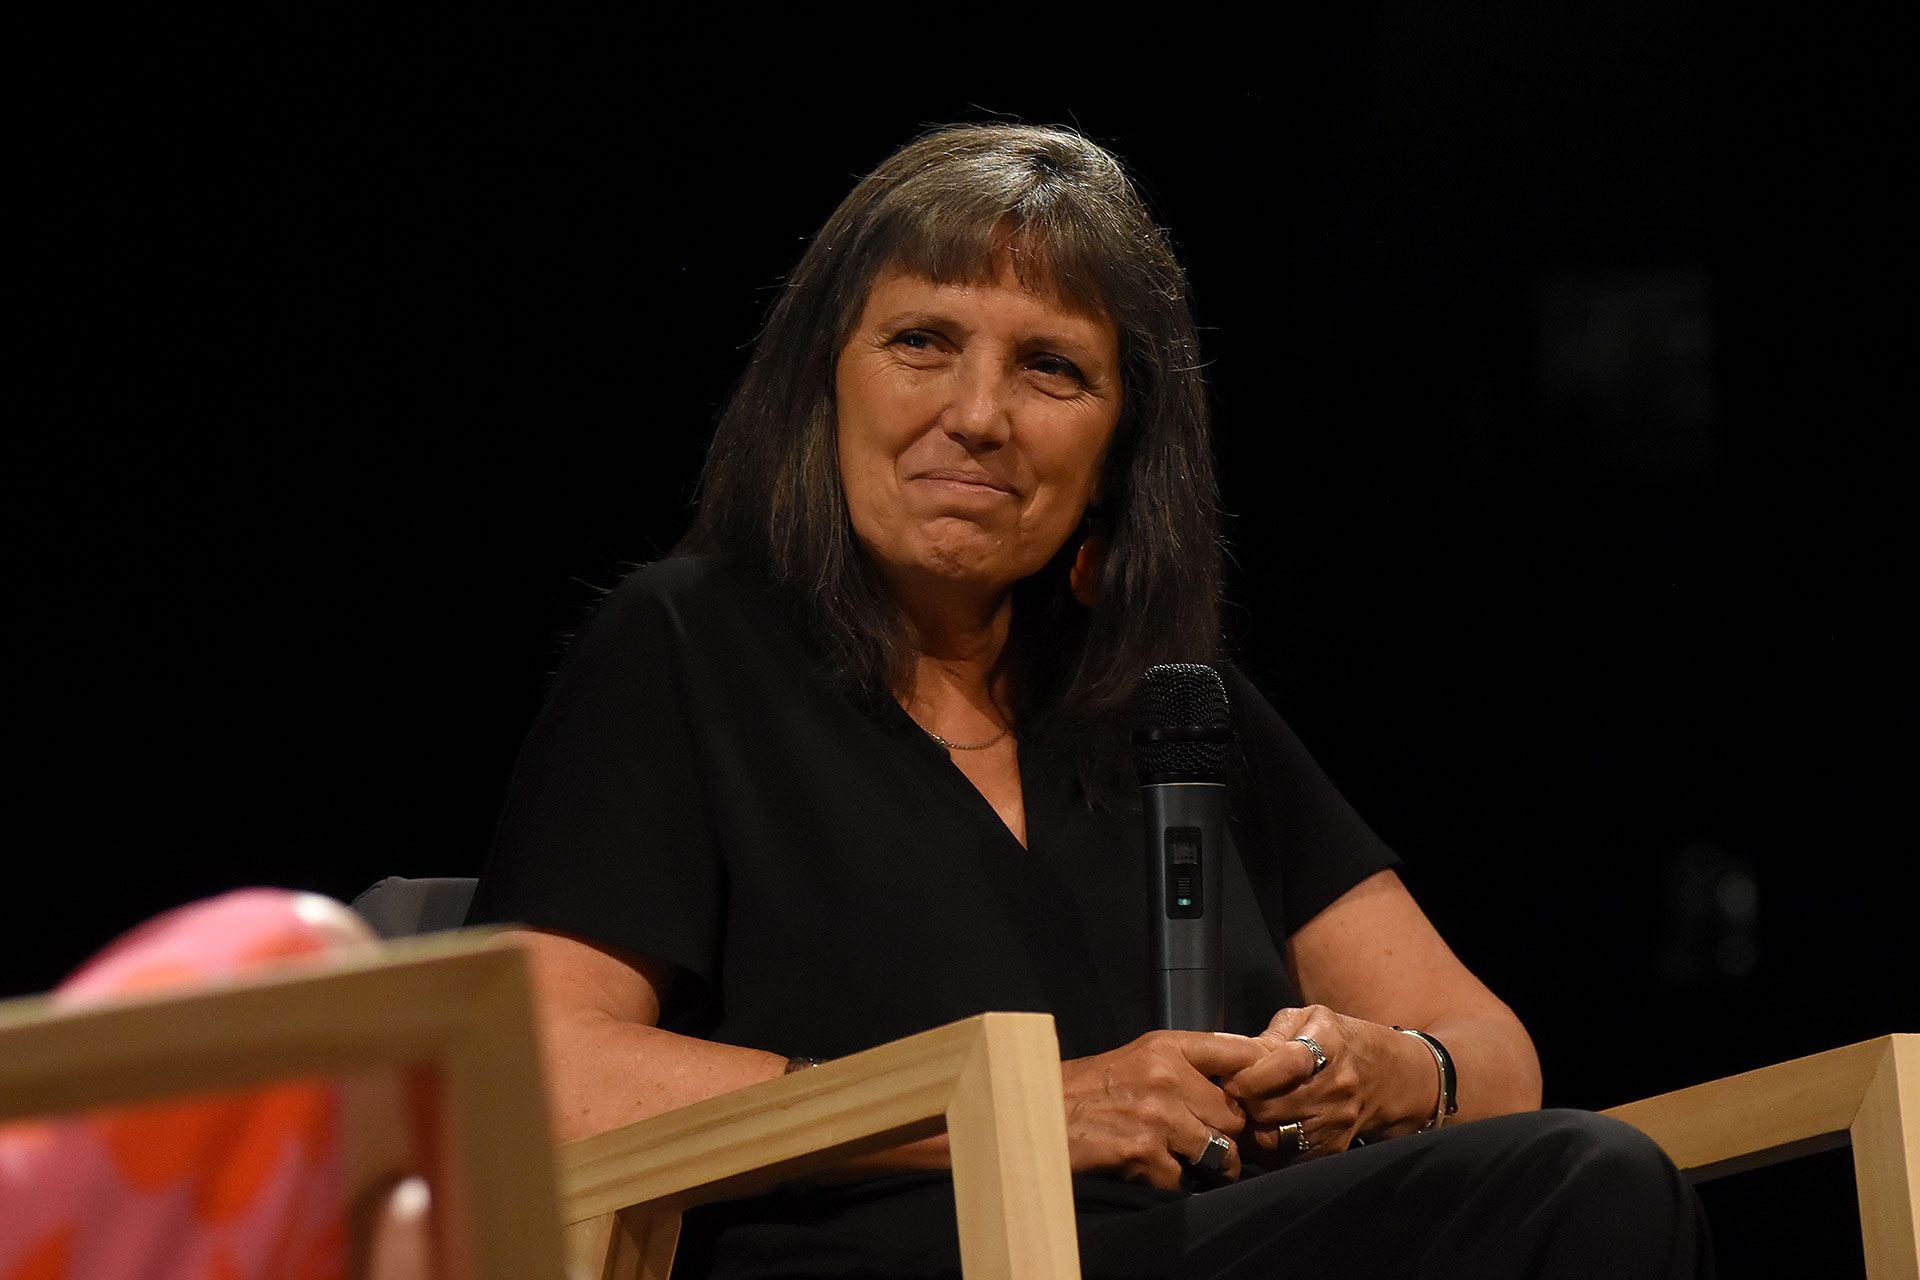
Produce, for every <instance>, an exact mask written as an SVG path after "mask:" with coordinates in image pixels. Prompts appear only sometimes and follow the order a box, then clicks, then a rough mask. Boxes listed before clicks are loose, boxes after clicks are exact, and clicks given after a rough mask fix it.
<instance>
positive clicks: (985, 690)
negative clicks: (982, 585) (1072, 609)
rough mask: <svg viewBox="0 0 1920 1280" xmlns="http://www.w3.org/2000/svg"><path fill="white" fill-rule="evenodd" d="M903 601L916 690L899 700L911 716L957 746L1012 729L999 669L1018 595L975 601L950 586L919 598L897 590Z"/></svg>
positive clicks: (907, 690) (909, 688)
mask: <svg viewBox="0 0 1920 1280" xmlns="http://www.w3.org/2000/svg"><path fill="white" fill-rule="evenodd" d="M942 585H943V586H945V584H942ZM896 598H897V599H899V601H900V609H901V613H902V615H903V616H904V617H905V619H906V623H907V638H908V643H909V644H911V645H912V646H913V651H914V657H913V665H912V670H911V671H910V672H909V680H910V683H909V684H908V686H907V688H905V689H904V690H902V691H901V692H900V695H899V699H900V705H901V706H903V707H905V708H906V710H907V714H909V715H910V716H912V717H913V718H914V719H915V720H917V721H919V723H920V724H921V725H922V726H923V727H925V728H928V729H932V730H933V731H934V732H935V733H938V734H941V735H942V736H944V737H949V738H953V739H955V740H956V741H965V740H977V739H982V738H988V737H991V736H992V735H993V734H994V733H995V732H997V731H998V730H1000V729H1002V728H1004V727H1006V725H1007V723H1008V714H1007V712H1006V711H1004V710H1003V709H1002V708H1004V707H1005V705H1006V698H1005V696H1004V695H1005V688H1004V684H1005V682H1004V679H1002V680H996V679H995V678H994V666H995V664H996V663H998V662H999V661H1000V656H1001V654H1002V653H1004V652H1005V650H1006V646H1007V636H1008V634H1009V633H1010V631H1011V629H1012V624H1013V599H1012V596H1011V594H1009V593H1007V592H1002V593H1000V594H999V595H998V596H997V597H995V598H992V599H970V598H966V597H961V596H956V595H955V594H954V593H953V591H952V590H951V588H950V587H947V589H946V590H943V591H941V592H939V593H938V594H935V593H933V592H927V593H923V594H922V595H920V596H918V597H915V596H914V595H911V594H901V593H898V592H897V591H896Z"/></svg>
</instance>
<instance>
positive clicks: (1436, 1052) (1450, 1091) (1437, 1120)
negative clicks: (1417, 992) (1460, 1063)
mask: <svg viewBox="0 0 1920 1280" xmlns="http://www.w3.org/2000/svg"><path fill="white" fill-rule="evenodd" d="M1394 1030H1395V1031H1398V1032H1399V1033H1400V1034H1401V1035H1403V1036H1412V1037H1414V1038H1415V1039H1416V1040H1418V1041H1419V1042H1420V1043H1421V1044H1424V1045H1425V1046H1427V1052H1429V1053H1431V1054H1432V1055H1433V1065H1434V1067H1435V1068H1436V1069H1437V1070H1438V1071H1439V1072H1440V1101H1439V1102H1437V1103H1435V1104H1434V1108H1433V1119H1431V1120H1429V1121H1427V1122H1426V1123H1425V1124H1424V1125H1421V1126H1420V1127H1419V1128H1418V1129H1415V1130H1414V1132H1415V1133H1425V1132H1427V1130H1429V1129H1438V1128H1441V1127H1443V1126H1444V1125H1445V1124H1446V1123H1447V1119H1448V1117H1450V1116H1452V1115H1453V1113H1454V1112H1456V1111H1458V1110H1459V1109H1460V1104H1459V1102H1457V1101H1456V1100H1455V1098H1454V1074H1453V1055H1452V1054H1450V1053H1448V1052H1447V1050H1446V1046H1445V1045H1442V1044H1441V1043H1440V1042H1439V1041H1438V1040H1436V1039H1434V1038H1433V1037H1432V1036H1430V1035H1428V1034H1427V1033H1426V1032H1424V1031H1415V1030H1412V1029H1411V1028H1409V1027H1395V1028H1394Z"/></svg>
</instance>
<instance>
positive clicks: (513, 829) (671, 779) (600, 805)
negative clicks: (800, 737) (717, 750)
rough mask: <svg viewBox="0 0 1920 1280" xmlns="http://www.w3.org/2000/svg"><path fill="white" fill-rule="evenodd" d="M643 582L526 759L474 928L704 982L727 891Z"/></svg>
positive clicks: (659, 616) (662, 624) (554, 701)
mask: <svg viewBox="0 0 1920 1280" xmlns="http://www.w3.org/2000/svg"><path fill="white" fill-rule="evenodd" d="M650 578H651V575H650V574H649V573H648V571H646V570H642V571H640V572H639V573H637V574H635V575H633V576H632V577H629V578H628V579H627V580H626V581H625V582H623V583H622V584H621V585H620V586H619V587H618V588H616V589H615V591H614V592H613V593H612V594H611V595H609V596H608V597H607V598H606V599H605V600H604V601H602V602H601V605H600V607H599V608H598V609H597V610H596V612H595V613H594V615H593V617H592V619H591V620H590V621H589V623H588V625H587V627H586V629H585V630H584V631H583V632H582V633H581V634H580V635H579V637H578V638H577V639H576V640H575V641H574V643H573V645H572V647H571V649H570V650H569V652H568V653H567V656H566V658H565V660H564V661H563V663H562V664H561V667H560V671H559V673H558V676H557V677H556V679H555V681H554V684H553V688H552V690H551V691H550V692H549V694H548V696H547V700H546V704H545V705H544V706H543V707H542V708H541V711H540V714H539V716H538V717H537V718H536V719H535V721H534V724H533V727H532V729H531V731H530V732H529V733H528V736H527V739H526V743H525V745H524V746H523V747H522V748H521V752H520V758H519V762H518V764H517V765H516V766H515V769H514V774H513V781H512V784H511V786H510V787H509V789H508V795H507V801H506V805H505V808H504V809H503V811H502V813H501V817H500V823H499V827H498V829H497V830H496V833H495V836H494V844H493V851H492V854H491V856H490V857H489V859H488V862H487V867H486V872H485V874H484V875H482V876H481V878H480V884H479V887H478V889H477V890H476V891H475V895H474V903H473V907H472V909H471V911H470V912H469V913H468V917H467V919H468V923H470V924H479V923H494V922H506V921H512V922H515V923H520V924H526V925H531V926H533V927H536V928H542V929H552V930H556V931H559V932H564V933H571V934H578V935H581V936H583V937H586V938H589V939H592V940H594V941H596V942H601V943H606V944H610V945H612V946H616V947H622V948H625V949H626V950H629V951H633V952H637V953H639V954H642V955H647V956H653V957H657V958H659V959H663V960H668V961H671V962H672V963H673V964H675V965H678V966H679V967H680V968H682V969H685V970H687V971H689V972H691V973H694V974H696V975H698V976H699V977H701V978H702V979H705V980H707V981H708V982H711V981H712V980H713V978H714V976H715V973H716V971H717V967H718V965H717V955H718V951H719V938H720V933H721V918H722V912H723V909H724V908H723V902H724V897H723V895H724V884H723V871H722V865H721V858H720V854H719V850H718V847H717V844H716V842H715V839H714V836H713V826H712V822H711V820H710V815H709V813H708V808H707V799H706V793H705V788H704V787H703V785H702V779H701V777H700V771H699V760H700V753H699V751H698V750H697V749H696V744H695V740H694V733H693V724H694V715H695V708H694V707H693V706H692V705H691V702H692V699H693V693H694V691H692V690H689V689H688V688H687V687H686V685H687V678H686V671H687V664H686V662H685V661H684V657H685V653H686V643H687V642H686V636H685V632H684V629H683V627H682V626H681V623H680V619H679V618H678V616H677V615H676V611H675V609H674V606H673V603H672V601H671V600H670V599H668V598H665V597H663V596H662V595H661V594H659V593H658V592H656V591H654V590H652V589H651V586H650Z"/></svg>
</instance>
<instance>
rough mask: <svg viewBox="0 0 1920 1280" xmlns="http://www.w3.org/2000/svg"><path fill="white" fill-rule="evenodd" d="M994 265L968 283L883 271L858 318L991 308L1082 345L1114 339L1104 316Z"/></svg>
mask: <svg viewBox="0 0 1920 1280" xmlns="http://www.w3.org/2000/svg"><path fill="white" fill-rule="evenodd" d="M996 266H997V268H998V269H997V271H996V272H994V273H993V274H992V275H990V276H989V275H987V274H986V273H984V272H983V273H982V274H981V276H980V277H979V278H978V279H972V280H935V279H934V278H933V277H931V276H928V275H926V274H924V273H922V272H919V271H915V270H912V269H910V268H905V267H900V266H897V265H896V266H890V267H886V268H883V269H882V270H881V271H880V273H879V275H877V276H876V277H875V278H874V281H873V284H872V286H871V287H870V288H869V289H868V290H867V299H866V304H865V306H864V307H863V308H862V317H861V318H862V320H864V321H866V322H869V323H872V322H878V321H880V320H883V319H886V318H887V317H888V315H889V314H890V313H892V312H894V311H908V310H915V309H928V310H932V309H940V308H943V307H956V308H963V309H983V308H992V309H993V310H994V311H996V312H999V313H1004V314H1005V316H1006V317H1007V318H1008V319H1009V320H1010V321H1012V322H1014V323H1034V324H1044V325H1046V326H1047V327H1048V328H1049V329H1052V330H1056V331H1059V332H1060V333H1061V334H1062V335H1063V336H1070V337H1074V338H1077V339H1079V340H1081V341H1083V342H1087V343H1091V344H1095V345H1098V344H1101V343H1111V342H1114V341H1116V340H1117V334H1116V331H1115V328H1114V324H1113V321H1112V320H1111V319H1110V318H1109V317H1108V316H1107V315H1106V313H1104V312H1102V311H1099V310H1095V309H1089V308H1087V307H1084V306H1079V305H1075V304H1074V303H1072V302H1070V301H1068V300H1067V299H1066V298H1064V297H1062V296H1061V294H1060V293H1058V292H1057V291H1056V290H1054V289H1053V288H1052V287H1051V286H1050V285H1049V284H1048V283H1047V282H1046V279H1045V277H1044V276H1037V277H1035V278H1034V281H1033V283H1032V284H1031V285H1029V284H1023V283H1022V282H1021V281H1020V279H1019V277H1018V275H1017V274H1016V273H1015V271H1014V269H1013V266H1012V264H1011V263H1010V262H1009V261H1008V260H1007V258H1006V256H1005V255H1004V254H1003V255H1001V256H1000V258H999V260H998V261H997V263H996Z"/></svg>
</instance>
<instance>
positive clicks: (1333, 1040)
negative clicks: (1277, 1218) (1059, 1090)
mask: <svg viewBox="0 0 1920 1280" xmlns="http://www.w3.org/2000/svg"><path fill="white" fill-rule="evenodd" d="M1396 1034H1397V1033H1396V1032H1395V1031H1394V1030H1393V1029H1392V1028H1390V1027H1384V1026H1381V1025H1379V1024H1378V1023H1372V1022H1366V1021H1363V1020H1361V1019H1359V1018H1349V1017H1347V1016H1345V1015H1344V1014H1339V1013H1335V1012H1334V1011H1333V1010H1331V1009H1328V1008H1326V1007H1325V1006H1324V1005H1309V1006H1307V1007H1305V1008H1300V1009H1282V1010H1280V1012H1278V1013H1276V1014H1275V1015H1274V1016H1273V1020H1272V1021H1271V1022H1270V1023H1269V1024H1268V1025H1267V1029H1266V1030H1265V1031H1262V1032H1261V1033H1260V1034H1259V1035H1257V1036H1239V1035H1231V1034H1227V1033H1224V1032H1219V1033H1216V1032H1207V1031H1153V1032H1149V1033H1148V1034H1146V1035H1144V1036H1141V1037H1140V1038H1138V1039H1137V1040H1134V1041H1132V1042H1131V1043H1129V1044H1125V1045H1122V1046H1121V1047H1120V1048H1118V1049H1114V1050H1112V1051H1111V1052H1108V1053H1102V1054H1095V1055H1093V1056H1091V1057H1086V1058H1075V1059H1073V1060H1071V1061H1068V1062H1065V1063H1062V1064H1061V1077H1062V1081H1063V1083H1064V1085H1065V1090H1066V1111H1067V1147H1068V1155H1069V1158H1070V1160H1071V1162H1072V1166H1073V1169H1074V1171H1075V1172H1106V1173H1117V1174H1119V1175H1120V1176H1122V1177H1124V1178H1127V1179H1129V1180H1130V1181H1136V1182H1146V1183H1149V1184H1151V1185H1153V1186H1156V1187H1161V1188H1164V1189H1169V1190H1171V1189H1176V1188H1179V1187H1180V1186H1181V1185H1182V1178H1183V1175H1184V1174H1185V1172H1186V1168H1187V1165H1188V1164H1191V1163H1192V1162H1194V1161H1195V1160H1197V1159H1198V1158H1199V1156H1200V1155H1201V1153H1202V1152H1204V1151H1205V1150H1206V1147H1207V1144H1208V1141H1209V1140H1210V1139H1211V1138H1212V1136H1213V1135H1214V1134H1216V1133H1218V1134H1222V1135H1224V1136H1225V1137H1227V1138H1228V1139H1230V1140H1232V1144H1233V1147H1232V1150H1231V1151H1229V1152H1226V1153H1225V1158H1224V1160H1223V1161H1222V1162H1221V1165H1220V1168H1219V1174H1220V1176H1222V1177H1224V1178H1226V1179H1228V1180H1232V1179H1235V1178H1238V1177H1239V1176H1240V1173H1241V1169H1242V1151H1243V1149H1247V1148H1250V1149H1247V1150H1246V1157H1245V1158H1246V1160H1248V1161H1250V1162H1251V1163H1254V1164H1262V1165H1265V1164H1277V1163H1292V1162H1293V1161H1294V1160H1311V1159H1316V1158H1319V1157H1321V1156H1327V1155H1332V1154H1334V1153H1336V1152H1340V1151H1345V1150H1346V1149H1347V1148H1348V1147H1349V1146H1351V1145H1352V1142H1353V1139H1354V1137H1355V1136H1356V1135H1358V1134H1362V1133H1367V1132H1371V1131H1373V1130H1374V1129H1375V1128H1379V1127H1383V1126H1382V1125H1380V1124H1377V1123H1376V1120H1377V1119H1378V1117H1379V1100H1380V1099H1381V1097H1382V1096H1383V1095H1384V1094H1385V1093H1386V1091H1387V1088H1388V1082H1389V1081H1390V1080H1391V1079H1392V1074H1393V1072H1394V1071H1396V1070H1397V1069H1399V1068H1398V1065H1397V1063H1398V1060H1397V1059H1396V1047H1395V1045H1394V1043H1393V1037H1394V1036H1395V1035H1396ZM1296 1036H1306V1037H1309V1038H1311V1039H1313V1040H1314V1041H1315V1042H1316V1043H1318V1044H1319V1045H1320V1047H1321V1050H1322V1051H1323V1052H1324V1054H1325V1055H1326V1059H1327V1065H1326V1066H1325V1068H1324V1069H1320V1070H1316V1066H1317V1064H1318V1059H1317V1058H1316V1057H1315V1055H1314V1053H1313V1051H1312V1050H1311V1049H1310V1048H1309V1047H1308V1046H1307V1045H1305V1044H1303V1043H1301V1042H1300V1041H1298V1040H1296V1039H1295V1037H1296ZM1387 1119H1389V1120H1390V1119H1391V1118H1390V1117H1389V1118H1387ZM1288 1124H1298V1125H1300V1126H1301V1132H1302V1133H1303V1134H1304V1137H1305V1141H1306V1146H1305V1149H1304V1150H1300V1149H1299V1144H1298V1143H1289V1142H1288V1141H1287V1140H1286V1139H1285V1138H1283V1137H1282V1135H1281V1126H1283V1125H1288Z"/></svg>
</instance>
